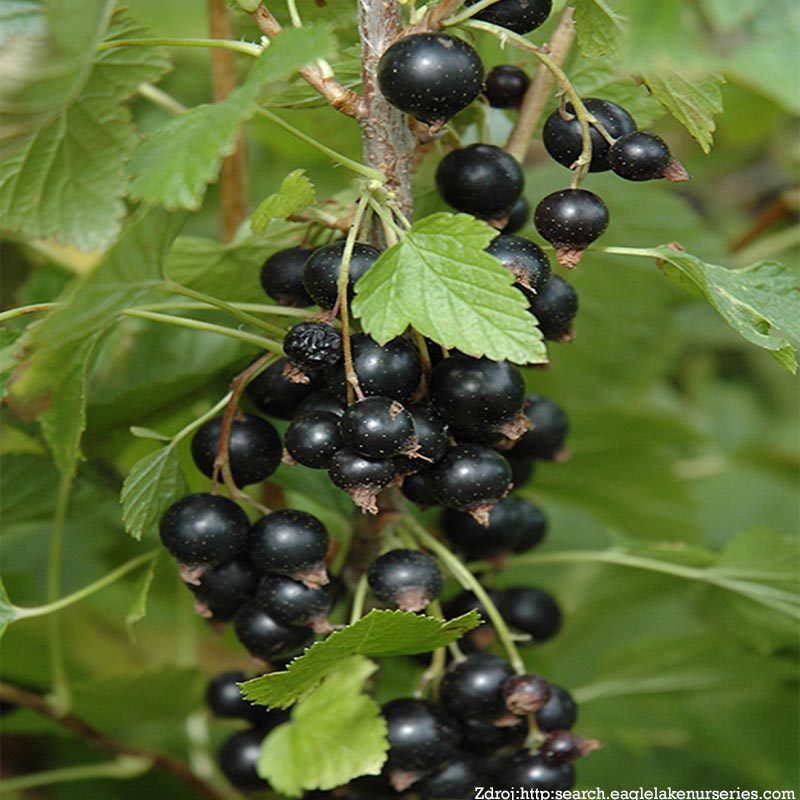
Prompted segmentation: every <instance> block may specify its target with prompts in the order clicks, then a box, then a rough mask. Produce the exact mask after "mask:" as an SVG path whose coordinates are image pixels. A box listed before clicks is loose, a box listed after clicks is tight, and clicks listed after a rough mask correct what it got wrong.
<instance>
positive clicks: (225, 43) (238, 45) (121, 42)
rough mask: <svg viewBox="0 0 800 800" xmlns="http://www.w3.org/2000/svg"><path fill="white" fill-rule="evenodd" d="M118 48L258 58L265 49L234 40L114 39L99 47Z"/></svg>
mask: <svg viewBox="0 0 800 800" xmlns="http://www.w3.org/2000/svg"><path fill="white" fill-rule="evenodd" d="M116 47H211V48H216V49H219V50H231V51H233V52H234V53H243V54H244V55H246V56H251V57H253V58H258V56H260V55H261V51H262V50H263V49H264V48H263V47H261V45H260V44H251V43H250V42H240V41H234V40H232V39H183V38H172V39H170V38H168V39H159V38H155V39H113V40H110V41H107V42H103V43H102V44H99V45H98V46H97V49H98V51H100V50H113V49H114V48H116Z"/></svg>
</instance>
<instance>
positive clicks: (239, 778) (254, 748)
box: [219, 728, 269, 792]
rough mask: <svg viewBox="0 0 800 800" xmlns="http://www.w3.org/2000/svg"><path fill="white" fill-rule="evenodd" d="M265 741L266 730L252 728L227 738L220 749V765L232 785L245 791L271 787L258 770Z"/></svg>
mask: <svg viewBox="0 0 800 800" xmlns="http://www.w3.org/2000/svg"><path fill="white" fill-rule="evenodd" d="M263 741H264V732H263V731H260V730H257V729H252V728H250V729H248V730H244V731H236V733H233V734H231V735H230V736H229V737H228V738H227V739H226V740H225V742H224V744H223V745H222V747H221V748H220V751H219V766H220V769H221V770H222V772H223V773H224V774H225V777H226V778H227V779H228V781H229V782H230V784H231V786H233V787H235V788H236V789H239V790H241V791H243V792H249V791H253V790H256V789H262V790H264V789H269V784H268V783H267V782H266V781H265V780H264V779H263V778H260V777H259V776H258V772H256V766H257V765H258V759H259V757H260V755H261V743H262V742H263Z"/></svg>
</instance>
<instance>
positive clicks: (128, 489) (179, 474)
mask: <svg viewBox="0 0 800 800" xmlns="http://www.w3.org/2000/svg"><path fill="white" fill-rule="evenodd" d="M188 491H189V487H188V485H187V483H186V479H185V478H184V476H183V470H181V464H180V459H179V458H178V451H177V449H176V448H175V447H173V446H172V445H167V446H166V447H162V448H161V449H159V450H156V451H155V452H154V453H149V454H148V455H146V456H145V457H144V458H142V459H140V460H139V461H137V462H136V464H134V466H133V469H131V471H130V472H129V473H128V475H127V477H126V478H125V481H124V483H123V484H122V492H121V493H120V502H121V503H122V521H123V522H124V523H125V530H126V531H127V532H128V533H129V534H130V535H131V536H133V538H134V539H141V538H142V536H143V535H144V534H146V533H148V532H149V531H150V530H151V529H152V528H155V527H156V525H157V524H158V520H159V519H160V518H161V515H162V514H163V513H164V512H165V511H166V510H167V508H169V507H170V506H171V505H172V504H173V503H175V502H176V501H178V500H180V499H181V497H183V496H184V495H185V494H187V493H188Z"/></svg>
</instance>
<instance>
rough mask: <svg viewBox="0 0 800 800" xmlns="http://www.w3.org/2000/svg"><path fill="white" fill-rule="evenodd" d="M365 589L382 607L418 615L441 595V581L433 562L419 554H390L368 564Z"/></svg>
mask: <svg viewBox="0 0 800 800" xmlns="http://www.w3.org/2000/svg"><path fill="white" fill-rule="evenodd" d="M367 580H368V581H369V588H370V589H371V590H372V593H373V594H374V595H375V597H377V598H378V600H380V601H381V602H383V603H387V604H388V605H393V606H397V607H398V608H400V609H402V610H403V611H422V609H423V608H425V606H427V605H428V603H430V602H431V601H432V600H435V599H436V598H437V597H438V596H439V594H440V593H441V591H442V586H443V585H444V578H443V576H442V571H441V570H440V569H439V565H438V564H437V563H436V559H435V558H433V557H432V556H429V555H428V554H427V553H421V552H420V551H419V550H405V549H399V550H390V551H389V552H388V553H384V554H383V555H382V556H379V557H378V558H376V559H375V561H373V562H372V564H371V565H370V568H369V571H368V572H367Z"/></svg>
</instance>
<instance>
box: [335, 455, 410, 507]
mask: <svg viewBox="0 0 800 800" xmlns="http://www.w3.org/2000/svg"><path fill="white" fill-rule="evenodd" d="M396 475H397V469H396V468H395V466H394V462H393V461H392V459H391V458H367V457H366V456H362V455H361V454H359V453H356V451H355V450H351V449H350V448H349V447H345V448H342V449H341V450H339V451H338V452H337V453H336V455H334V457H333V459H332V460H331V465H330V467H329V468H328V477H329V478H330V479H331V482H332V483H333V485H334V486H338V487H339V488H340V489H342V490H343V491H345V492H347V493H348V494H349V495H350V496H351V497H352V498H353V502H354V503H355V504H356V505H357V506H358V507H359V508H360V509H361V510H362V511H366V512H369V513H370V514H377V513H378V506H377V504H376V502H375V499H376V497H377V496H378V492H380V490H381V489H383V487H384V486H388V485H389V484H390V483H391V482H392V481H393V480H394V479H395V477H396Z"/></svg>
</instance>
